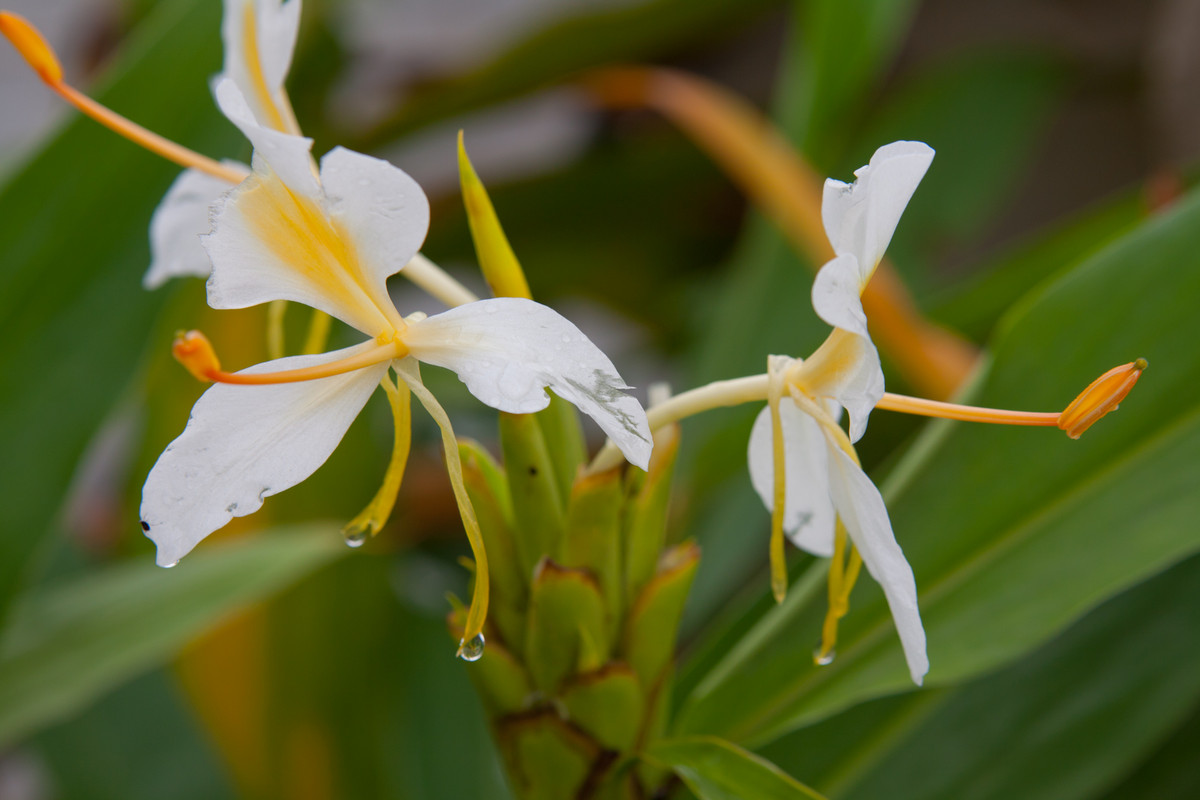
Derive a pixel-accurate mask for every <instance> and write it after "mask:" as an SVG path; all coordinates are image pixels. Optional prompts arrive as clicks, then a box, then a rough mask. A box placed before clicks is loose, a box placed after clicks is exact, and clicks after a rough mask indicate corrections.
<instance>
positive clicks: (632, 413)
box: [404, 297, 653, 469]
mask: <svg viewBox="0 0 1200 800" xmlns="http://www.w3.org/2000/svg"><path fill="white" fill-rule="evenodd" d="M404 343H405V344H406V345H408V347H409V348H410V349H411V350H412V354H413V355H414V356H416V357H417V358H418V359H420V360H421V361H424V362H426V363H428V364H436V365H437V366H440V367H446V368H447V369H451V370H453V371H454V372H455V373H457V374H458V377H459V379H460V380H462V382H463V383H465V384H466V386H467V389H469V390H470V392H471V394H473V395H475V396H476V397H477V398H479V399H480V400H481V401H483V402H484V403H486V404H487V405H489V406H491V407H492V408H496V409H499V410H500V411H507V412H509V413H513V414H530V413H533V412H535V411H540V410H542V409H543V408H545V407H546V406H547V405H548V404H549V403H550V397H549V395H547V394H546V392H545V389H546V388H547V387H548V388H550V389H552V390H554V393H555V394H557V395H558V396H559V397H562V398H563V399H564V400H567V401H569V402H571V403H574V404H575V406H576V407H577V408H578V409H579V410H580V411H582V412H583V413H584V414H587V415H588V416H589V417H591V418H592V419H594V420H595V421H596V422H597V424H599V425H600V428H601V429H602V430H603V431H604V432H605V433H606V434H608V436H609V438H610V439H612V441H613V443H614V444H616V446H617V447H619V448H620V449H621V452H622V453H624V454H625V457H626V458H627V459H628V460H629V462H630V463H631V464H634V465H636V466H639V467H641V468H642V469H646V468H647V465H648V464H649V461H650V451H651V448H652V447H653V444H652V441H651V438H650V425H649V423H648V422H647V420H646V412H645V411H644V410H643V409H642V406H641V404H640V403H638V401H637V400H636V399H634V398H633V397H631V396H630V395H627V394H625V391H624V390H625V389H628V388H629V387H628V386H626V385H625V383H624V381H622V380H621V376H620V375H618V374H617V370H616V368H615V367H614V366H613V363H612V362H611V361H609V360H608V356H606V355H604V353H603V352H601V351H600V349H599V348H598V347H596V345H594V344H592V342H591V341H590V340H589V339H588V338H587V337H586V336H584V335H583V333H582V332H581V331H580V330H579V329H578V328H576V327H575V326H574V325H573V324H571V322H569V321H568V320H567V319H565V318H564V317H562V316H561V315H560V314H558V313H557V312H555V311H553V310H551V309H550V308H547V307H546V306H544V305H541V304H540V303H535V302H533V301H532V300H524V299H520V298H513V297H498V298H494V299H491V300H480V301H478V302H475V303H468V304H467V305H464V306H459V307H458V308H453V309H451V310H449V311H446V312H444V313H442V314H438V315H436V316H432V317H429V318H428V319H426V320H422V321H421V322H417V323H415V324H413V325H412V326H411V327H409V329H408V330H407V331H406V332H405V334H404Z"/></svg>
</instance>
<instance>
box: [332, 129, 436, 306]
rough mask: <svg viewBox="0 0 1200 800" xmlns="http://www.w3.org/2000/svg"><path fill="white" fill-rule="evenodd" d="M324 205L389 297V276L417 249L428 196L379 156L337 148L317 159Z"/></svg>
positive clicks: (425, 223) (425, 229)
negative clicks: (324, 199) (323, 191)
mask: <svg viewBox="0 0 1200 800" xmlns="http://www.w3.org/2000/svg"><path fill="white" fill-rule="evenodd" d="M321 185H322V187H323V188H324V190H325V197H326V208H327V209H328V211H329V214H330V216H331V217H332V218H333V219H334V220H335V221H336V222H337V223H338V224H339V225H341V227H342V229H343V230H345V231H346V233H347V234H348V235H349V237H350V238H351V239H352V240H353V241H354V247H355V250H356V252H357V254H358V257H359V258H360V259H361V260H362V263H363V267H364V271H365V272H367V273H368V277H369V278H373V279H374V280H375V281H376V283H377V288H378V290H379V291H380V292H381V293H382V296H384V297H386V296H387V278H388V276H390V275H395V274H396V273H397V272H399V271H400V270H401V269H403V268H404V265H405V264H407V263H408V262H409V261H411V260H412V257H413V256H415V255H416V254H417V251H418V250H420V249H421V243H422V242H424V241H425V234H426V233H427V232H428V230H429V200H428V199H427V198H426V197H425V193H424V192H423V191H421V187H420V186H418V185H417V182H416V181H414V180H413V179H412V178H410V177H409V176H408V173H406V172H404V171H403V170H401V169H399V168H397V167H394V166H392V165H391V164H389V163H388V162H387V161H384V160H382V159H379V158H372V157H371V156H365V155H363V154H362V153H356V152H354V151H353V150H347V149H345V148H344V147H336V148H334V149H333V150H331V151H329V152H328V153H326V154H325V157H324V158H322V159H321Z"/></svg>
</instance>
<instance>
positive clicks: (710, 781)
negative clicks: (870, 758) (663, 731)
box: [643, 736, 822, 800]
mask: <svg viewBox="0 0 1200 800" xmlns="http://www.w3.org/2000/svg"><path fill="white" fill-rule="evenodd" d="M643 757H644V758H646V759H647V760H649V761H651V762H654V763H657V764H660V765H662V766H665V767H669V768H671V769H672V770H673V771H674V772H675V774H676V775H678V776H679V777H680V779H681V780H682V781H683V782H684V783H685V784H686V785H687V787H688V788H689V789H691V790H692V791H693V792H694V793H695V794H696V796H697V797H698V798H700V800H789V798H809V800H814V799H815V800H822V795H820V794H818V793H817V792H815V791H814V790H812V789H810V788H808V787H807V786H805V785H804V784H802V783H800V782H799V781H797V780H796V779H794V778H792V777H791V776H789V775H788V774H787V773H786V772H784V771H783V770H781V769H779V767H777V766H775V765H774V764H772V763H771V762H770V761H767V760H766V759H764V758H761V757H760V756H756V755H754V754H753V753H750V752H747V751H745V750H743V749H741V748H740V747H738V746H737V745H735V744H733V743H732V742H726V741H724V740H722V739H717V738H715V737H711V736H689V737H684V738H679V739H663V740H660V741H658V742H655V743H654V744H653V745H651V746H650V747H648V748H647V749H646V751H645V753H643Z"/></svg>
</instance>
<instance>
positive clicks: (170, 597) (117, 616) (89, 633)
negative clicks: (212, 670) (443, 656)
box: [0, 525, 346, 742]
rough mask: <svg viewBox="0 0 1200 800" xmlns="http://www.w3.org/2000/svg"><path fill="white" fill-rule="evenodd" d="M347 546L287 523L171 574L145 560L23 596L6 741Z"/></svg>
mask: <svg viewBox="0 0 1200 800" xmlns="http://www.w3.org/2000/svg"><path fill="white" fill-rule="evenodd" d="M345 552H346V550H345V548H344V547H343V546H342V544H341V540H340V536H339V535H338V532H337V528H336V526H333V527H331V526H329V525H310V526H305V527H302V528H301V527H297V528H292V529H281V530H279V531H277V532H274V533H271V534H266V535H259V536H255V537H253V538H245V539H243V540H239V541H236V542H231V543H228V544H214V545H211V546H206V547H203V548H201V549H200V550H198V551H197V552H196V553H194V554H192V555H191V556H189V557H188V558H186V559H184V560H183V561H182V562H181V563H180V565H179V566H178V567H176V568H175V569H173V570H170V571H167V570H163V569H160V568H158V567H156V566H154V565H153V564H152V563H150V562H149V561H148V560H146V561H141V560H139V561H137V562H135V563H125V564H118V565H115V566H112V567H107V568H104V569H103V570H100V571H98V572H95V573H94V574H91V575H88V576H85V577H83V578H80V579H78V580H76V581H73V582H71V583H69V584H66V585H62V586H53V587H49V588H46V589H38V590H36V591H34V592H33V593H32V594H30V595H28V596H25V597H23V598H21V600H20V601H19V603H18V604H17V605H16V607H15V609H14V613H13V617H12V621H11V624H10V625H9V627H8V628H7V630H6V631H5V633H4V637H3V640H2V641H0V742H11V741H12V740H14V739H17V738H19V737H21V736H23V735H26V734H28V733H30V732H31V731H33V730H36V729H37V728H38V727H40V726H42V725H46V724H48V723H50V722H54V721H56V720H59V719H62V718H64V717H65V716H67V715H68V714H70V713H72V712H74V711H76V710H78V709H79V708H80V707H82V706H84V705H86V704H87V703H89V702H90V701H92V700H94V699H95V698H96V697H98V696H99V695H101V694H102V693H103V692H104V691H106V690H107V689H110V688H112V687H114V686H116V685H118V684H120V683H121V682H123V681H125V680H128V679H129V678H131V677H132V676H134V675H136V674H137V673H139V672H141V671H144V670H146V669H148V668H149V667H152V666H155V665H157V664H160V663H162V662H163V661H165V660H167V659H168V658H170V657H171V655H172V654H174V653H175V652H176V651H177V650H178V649H179V648H180V647H181V646H182V645H183V644H184V643H186V642H187V641H189V640H190V639H192V638H194V637H195V636H197V635H198V634H200V633H201V632H203V631H204V630H206V629H208V628H209V627H211V626H213V625H215V624H216V623H218V622H220V621H221V620H223V619H225V618H226V617H227V616H229V615H230V614H232V613H233V612H234V611H236V610H237V609H239V608H242V607H243V606H245V605H247V604H248V603H252V602H254V601H256V600H260V599H262V598H264V597H267V596H269V595H270V594H271V593H272V592H275V591H278V590H279V589H281V588H282V587H284V586H286V585H287V584H288V583H290V582H292V581H295V580H296V579H298V578H300V577H301V576H303V575H305V574H307V573H309V572H311V571H313V570H314V569H316V568H318V567H320V566H322V565H324V564H327V563H328V562H330V561H332V560H333V559H334V558H337V557H338V556H340V555H342V554H344V553H345Z"/></svg>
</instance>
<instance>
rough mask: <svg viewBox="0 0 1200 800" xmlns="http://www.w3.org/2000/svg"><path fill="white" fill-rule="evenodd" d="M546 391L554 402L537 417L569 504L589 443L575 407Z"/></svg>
mask: <svg viewBox="0 0 1200 800" xmlns="http://www.w3.org/2000/svg"><path fill="white" fill-rule="evenodd" d="M546 393H547V394H548V395H550V405H549V406H548V407H547V408H546V409H544V410H542V411H539V412H537V413H536V414H534V416H535V417H537V419H538V424H539V425H541V426H542V436H543V437H544V438H545V439H546V449H547V450H548V451H549V452H550V460H551V461H553V462H554V474H555V477H556V478H557V479H558V489H559V491H560V492H561V493H562V501H563V503H564V504H565V503H566V502H567V501H568V500H570V497H571V486H572V485H573V484H574V483H575V478H576V476H577V475H578V474H579V470H580V469H581V468H582V467H583V464H584V462H585V461H586V460H587V444H586V442H585V441H584V438H583V425H581V424H580V422H579V412H578V411H576V410H575V406H573V405H572V404H570V403H568V402H567V401H566V400H563V399H562V398H561V397H559V396H558V395H556V394H555V393H554V392H552V391H550V390H549V389H547V390H546Z"/></svg>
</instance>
